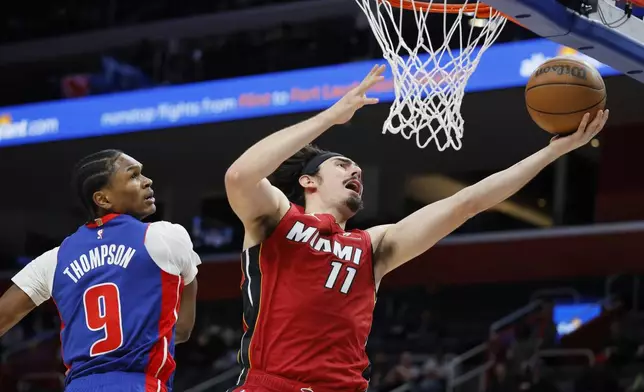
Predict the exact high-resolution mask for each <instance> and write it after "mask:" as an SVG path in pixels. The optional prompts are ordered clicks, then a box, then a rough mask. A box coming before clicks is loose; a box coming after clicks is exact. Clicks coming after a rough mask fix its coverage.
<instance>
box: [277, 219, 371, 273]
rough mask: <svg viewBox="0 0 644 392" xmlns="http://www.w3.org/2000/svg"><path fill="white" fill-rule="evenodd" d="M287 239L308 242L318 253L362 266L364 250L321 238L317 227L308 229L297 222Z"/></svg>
mask: <svg viewBox="0 0 644 392" xmlns="http://www.w3.org/2000/svg"><path fill="white" fill-rule="evenodd" d="M286 238H287V239H289V240H291V241H295V242H308V243H309V246H310V247H311V248H313V249H314V250H316V251H318V252H324V253H333V254H334V255H335V257H337V258H338V259H339V260H346V261H352V262H353V263H354V264H356V265H360V256H362V249H360V248H357V247H354V246H349V245H342V244H341V243H339V242H338V241H335V240H334V241H333V243H331V240H329V239H328V238H324V237H321V236H320V232H319V230H318V229H317V228H315V227H308V226H306V225H304V223H302V222H299V221H298V222H295V224H294V225H293V227H292V228H291V230H290V231H289V232H288V234H287V235H286Z"/></svg>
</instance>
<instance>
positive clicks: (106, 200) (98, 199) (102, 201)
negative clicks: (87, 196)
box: [92, 190, 112, 211]
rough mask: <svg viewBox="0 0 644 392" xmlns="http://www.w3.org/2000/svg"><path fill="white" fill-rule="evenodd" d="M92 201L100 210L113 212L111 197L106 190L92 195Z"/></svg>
mask: <svg viewBox="0 0 644 392" xmlns="http://www.w3.org/2000/svg"><path fill="white" fill-rule="evenodd" d="M92 200H94V204H96V205H97V206H99V207H100V208H102V209H104V210H108V211H109V210H111V209H112V203H111V202H110V197H109V195H108V192H106V191H105V190H100V191H97V192H94V194H93V195H92Z"/></svg>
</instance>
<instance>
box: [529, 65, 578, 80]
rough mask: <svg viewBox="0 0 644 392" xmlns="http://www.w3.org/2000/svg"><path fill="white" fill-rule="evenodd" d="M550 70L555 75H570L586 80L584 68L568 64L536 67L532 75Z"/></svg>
mask: <svg viewBox="0 0 644 392" xmlns="http://www.w3.org/2000/svg"><path fill="white" fill-rule="evenodd" d="M550 72H554V73H556V74H557V75H570V76H573V77H575V78H579V79H583V80H586V78H587V75H586V69H585V68H580V67H575V66H572V67H571V66H570V65H547V66H545V67H542V68H539V69H537V71H536V72H535V74H534V76H535V77H538V76H541V75H545V74H547V73H550Z"/></svg>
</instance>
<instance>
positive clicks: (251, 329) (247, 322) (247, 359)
mask: <svg viewBox="0 0 644 392" xmlns="http://www.w3.org/2000/svg"><path fill="white" fill-rule="evenodd" d="M260 258H261V244H259V245H256V246H253V247H252V248H249V249H246V250H244V251H243V252H242V256H241V263H242V284H241V291H242V300H243V309H244V316H243V317H244V319H243V321H244V335H243V336H242V339H241V347H240V349H239V352H238V354H237V362H238V363H239V364H240V365H241V368H242V370H241V374H240V375H239V378H238V379H237V384H235V386H234V387H233V388H231V389H229V391H232V390H233V389H235V388H236V387H239V386H242V385H244V383H245V382H246V377H247V376H248V370H250V369H251V368H252V361H253V358H252V355H251V344H252V341H253V334H254V333H255V329H256V327H257V320H258V319H259V314H260V309H261V297H262V295H261V291H262V268H261V263H260Z"/></svg>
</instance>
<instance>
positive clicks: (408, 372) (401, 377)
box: [384, 351, 420, 388]
mask: <svg viewBox="0 0 644 392" xmlns="http://www.w3.org/2000/svg"><path fill="white" fill-rule="evenodd" d="M419 375H420V369H419V368H418V366H416V365H414V361H413V357H412V355H411V353H410V352H408V351H405V352H403V353H402V354H401V355H400V362H399V363H398V365H396V366H395V367H394V368H393V369H391V370H390V371H389V373H388V374H387V376H386V377H385V382H384V384H385V386H386V388H395V387H398V386H400V385H403V384H405V383H408V382H412V381H415V380H417V379H418V376H419Z"/></svg>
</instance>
